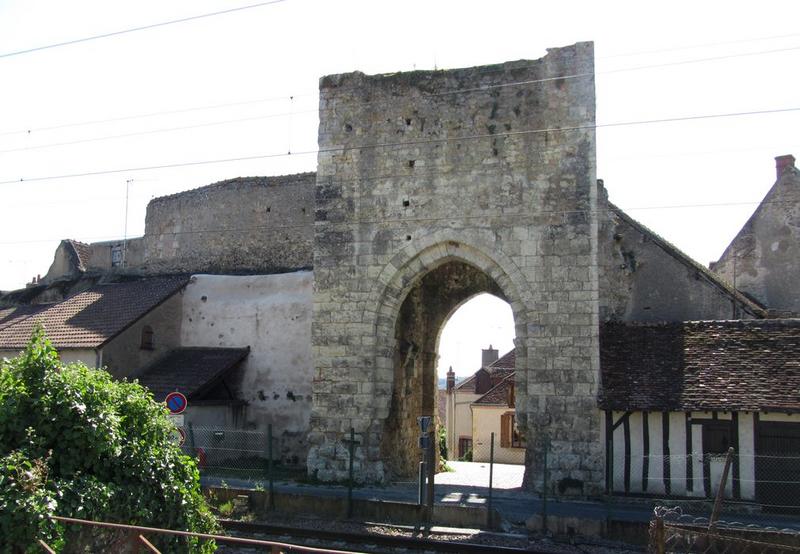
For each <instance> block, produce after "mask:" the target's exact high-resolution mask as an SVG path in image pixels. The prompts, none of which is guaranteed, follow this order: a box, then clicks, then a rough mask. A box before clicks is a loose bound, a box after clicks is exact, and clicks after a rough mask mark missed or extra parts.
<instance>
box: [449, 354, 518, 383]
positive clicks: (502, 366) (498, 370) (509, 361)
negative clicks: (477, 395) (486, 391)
mask: <svg viewBox="0 0 800 554" xmlns="http://www.w3.org/2000/svg"><path fill="white" fill-rule="evenodd" d="M514 352H515V351H514V349H513V348H512V349H511V350H510V351H509V352H506V353H505V354H504V355H502V356H500V357H499V358H498V359H496V360H495V361H493V362H492V363H491V364H489V365H488V366H487V367H486V369H488V370H489V373H490V374H491V376H492V386H495V385H497V384H498V383H499V382H500V381H502V380H503V379H505V378H506V377H508V373H509V372H513V371H514V369H515V367H516V366H515V365H514V364H515V363H516V357H515V355H514ZM478 371H480V370H478ZM476 373H477V372H476ZM476 373H473V374H472V375H470V376H469V377H467V378H466V379H464V380H463V381H461V382H459V383H457V384H456V389H458V390H463V391H466V389H467V388H470V387H472V388H473V389H474V388H475V374H476Z"/></svg>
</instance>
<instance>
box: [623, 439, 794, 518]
mask: <svg viewBox="0 0 800 554" xmlns="http://www.w3.org/2000/svg"><path fill="white" fill-rule="evenodd" d="M725 463H726V455H725V454H699V453H692V454H688V455H669V456H663V455H648V456H644V455H638V456H636V455H627V456H625V457H624V459H622V460H619V459H618V460H616V461H615V462H614V463H613V464H612V467H611V468H610V471H609V476H610V482H609V488H610V491H609V492H610V494H611V496H648V497H653V498H658V499H665V500H670V501H673V502H672V503H673V504H674V503H679V504H680V503H682V504H683V505H684V506H692V505H702V504H703V503H705V504H708V503H710V502H711V501H712V500H713V499H714V498H715V497H716V495H717V492H718V490H719V489H720V488H721V489H722V498H723V503H722V507H723V509H724V510H725V511H728V512H734V513H736V512H759V513H777V514H781V513H784V514H800V456H774V455H756V454H732V455H731V460H730V467H729V471H728V475H727V477H726V479H725V481H724V482H723V481H722V476H723V473H724V467H725Z"/></svg>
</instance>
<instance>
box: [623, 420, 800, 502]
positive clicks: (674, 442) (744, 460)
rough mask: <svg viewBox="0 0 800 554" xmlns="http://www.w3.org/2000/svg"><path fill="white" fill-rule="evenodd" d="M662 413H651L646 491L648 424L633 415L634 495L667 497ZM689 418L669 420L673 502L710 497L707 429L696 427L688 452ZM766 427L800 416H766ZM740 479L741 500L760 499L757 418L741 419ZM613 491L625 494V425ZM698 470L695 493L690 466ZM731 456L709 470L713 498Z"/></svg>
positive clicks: (718, 458) (716, 461)
mask: <svg viewBox="0 0 800 554" xmlns="http://www.w3.org/2000/svg"><path fill="white" fill-rule="evenodd" d="M623 415H624V412H613V418H614V421H615V422H616V421H618V420H619V418H621V417H622V416H623ZM691 415H692V418H693V419H694V418H697V419H711V418H712V414H711V412H693V413H692V414H691ZM662 417H663V416H662V415H661V414H660V413H652V412H651V413H650V414H649V417H648V420H649V431H650V456H649V457H648V458H646V460H647V461H648V462H649V466H648V473H649V474H648V487H647V489H646V490H645V489H644V488H643V486H642V485H643V482H642V464H643V463H644V461H645V458H644V457H643V453H644V452H643V439H642V437H643V434H642V431H643V427H642V424H643V418H642V414H641V412H634V413H632V414H631V415H630V434H631V445H630V453H631V466H630V492H632V493H641V492H647V493H649V494H656V495H657V494H662V493H664V491H665V487H664V483H663V463H662V460H663V458H662V456H663V438H662V435H663V432H662V426H661V425H662V423H661V418H662ZM685 418H686V415H685V414H684V413H681V412H673V413H670V414H669V449H670V459H669V467H670V487H671V490H670V494H671V495H672V496H695V497H701V498H702V497H704V496H705V489H704V480H703V478H704V474H703V456H702V451H703V426H702V425H701V424H700V423H692V449H691V452H688V453H687V452H686V419H685ZM717 418H718V419H721V420H728V421H730V420H731V418H732V415H731V413H730V412H728V413H722V412H718V413H717ZM761 418H762V420H765V421H797V422H800V415H786V414H762V416H761ZM738 432H739V454H740V456H739V463H740V465H739V479H740V489H739V490H740V494H741V498H742V499H743V500H748V499H753V498H755V466H754V458H753V454H754V452H753V448H754V428H753V415H752V413H749V412H741V413H739V428H738ZM612 440H613V445H614V446H613V448H614V459H613V480H612V483H613V489H614V490H615V491H617V492H623V491H624V490H625V481H624V475H625V474H624V468H625V439H624V431H623V426H622V425H620V426H619V427H617V428H616V429H615V430H614V433H613V437H612ZM687 463H690V464H692V484H693V487H692V489H691V490H689V489H688V488H687V482H686V464H687ZM724 465H725V456H716V457H714V458H712V459H711V462H710V465H709V469H710V478H711V493H712V494H713V493H714V492H715V491H716V489H717V486H718V485H719V482H720V480H721V477H722V471H723V467H724ZM725 496H726V497H732V496H733V472H732V471H731V472H729V474H728V480H727V481H726V485H725Z"/></svg>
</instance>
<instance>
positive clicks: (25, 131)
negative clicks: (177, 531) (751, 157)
mask: <svg viewBox="0 0 800 554" xmlns="http://www.w3.org/2000/svg"><path fill="white" fill-rule="evenodd" d="M281 1H285V0H281ZM794 50H800V46H796V47H789V48H779V49H772V50H761V51H757V52H745V53H740V54H730V55H724V56H712V57H706V58H698V59H691V60H682V61H677V62H666V63H658V64H650V65H640V66H634V67H627V68H619V69H613V70H608V71H599V72H595V71H589V72H582V73H574V74H567V75H560V76H552V77H543V78H540V79H528V80H524V81H514V82H508V83H498V84H495V85H485V86H480V87H472V88H455V89H450V90H447V91H441V92H435V93H423V94H421V95H420V96H422V97H438V96H446V95H450V94H461V93H471V92H487V91H492V90H496V89H501V88H507V87H515V86H522V85H532V84H537V83H547V82H552V81H558V80H567V79H577V78H581V77H591V76H597V75H612V74H618V73H625V72H628V71H642V70H646V69H656V68H662V67H672V66H679V65H687V64H694V63H706V62H711V61H719V60H726V59H732V58H739V57H750V56H758V55H765V54H774V53H780V52H788V51H794ZM534 63H538V61H537V62H534ZM531 67H533V65H525V66H518V67H505V66H501V67H488V68H484V69H482V70H479V74H488V73H496V72H501V71H514V70H519V69H530V68H531ZM432 73H436V71H432ZM356 88H357V87H339V88H337V89H336V90H337V92H340V91H342V90H355V89H356ZM316 94H318V91H314V92H306V93H301V94H292V95H287V96H275V97H269V98H262V99H255V100H244V101H236V102H229V103H222V104H212V105H206V106H196V107H192V108H183V109H176V110H166V111H160V112H151V113H146V114H139V115H129V116H122V117H115V118H108V119H97V120H89V121H81V122H74V123H64V124H58V125H50V126H44V127H35V128H31V129H18V130H16V131H2V132H0V136H6V135H14V134H31V133H33V132H41V131H51V130H57V129H65V128H69V127H79V126H86V125H94V124H101V123H111V122H117V121H126V120H131V119H140V118H148V117H156V116H160V115H172V114H179V113H186V112H192V111H202V110H210V109H217V108H225V107H234V106H241V105H247V104H255V103H263V102H271V101H277V100H294V99H295V98H302V97H308V96H312V95H316ZM323 98H324V97H323ZM360 104H361V105H366V104H377V105H392V104H393V103H392V101H386V100H365V101H363V102H361V103H360ZM320 111H325V108H321V110H320ZM299 113H304V112H287V113H286V114H285V115H295V114H299Z"/></svg>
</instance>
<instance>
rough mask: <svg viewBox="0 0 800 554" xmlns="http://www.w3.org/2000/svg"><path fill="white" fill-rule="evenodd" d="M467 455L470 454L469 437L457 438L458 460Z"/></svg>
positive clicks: (470, 441) (470, 444)
mask: <svg viewBox="0 0 800 554" xmlns="http://www.w3.org/2000/svg"><path fill="white" fill-rule="evenodd" d="M467 454H470V455H471V454H472V439H471V438H469V437H459V439H458V458H459V459H463V458H465V457H466V456H467Z"/></svg>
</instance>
